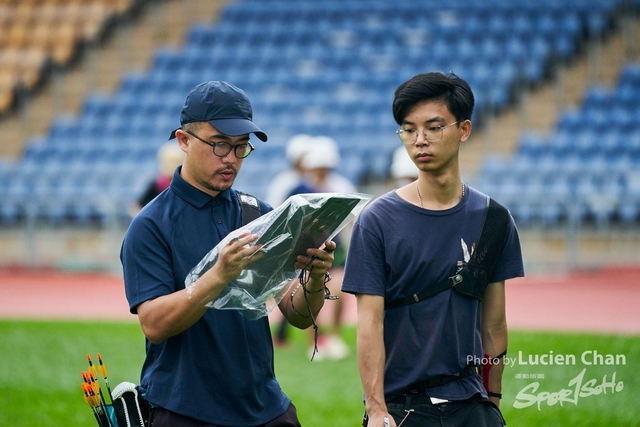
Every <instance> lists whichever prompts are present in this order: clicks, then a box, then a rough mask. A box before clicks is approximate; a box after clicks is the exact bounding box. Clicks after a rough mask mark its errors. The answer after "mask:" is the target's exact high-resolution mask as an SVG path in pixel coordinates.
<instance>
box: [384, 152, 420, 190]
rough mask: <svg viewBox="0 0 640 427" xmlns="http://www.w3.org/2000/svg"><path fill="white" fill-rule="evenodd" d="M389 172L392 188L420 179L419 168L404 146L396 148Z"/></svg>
mask: <svg viewBox="0 0 640 427" xmlns="http://www.w3.org/2000/svg"><path fill="white" fill-rule="evenodd" d="M389 174H390V175H391V177H390V178H391V187H392V188H400V187H404V186H405V185H407V184H410V183H412V182H414V181H415V180H416V179H418V168H417V167H416V165H415V164H414V163H413V161H412V160H411V157H409V154H408V153H407V150H406V149H405V148H404V147H398V148H396V149H395V150H394V152H393V160H392V162H391V168H390V169H389Z"/></svg>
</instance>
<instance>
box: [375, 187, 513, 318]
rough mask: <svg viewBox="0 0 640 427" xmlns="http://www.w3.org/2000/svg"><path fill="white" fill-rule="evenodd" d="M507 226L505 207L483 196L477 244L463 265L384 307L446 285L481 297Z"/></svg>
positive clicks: (420, 297) (410, 300)
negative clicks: (483, 201) (458, 269)
mask: <svg viewBox="0 0 640 427" xmlns="http://www.w3.org/2000/svg"><path fill="white" fill-rule="evenodd" d="M508 227H509V211H508V210H507V209H506V208H504V207H503V206H501V205H500V204H499V203H498V202H496V201H494V200H493V199H491V198H487V207H486V208H485V211H484V217H483V219H482V225H481V226H480V232H479V234H478V238H477V239H476V242H477V245H476V248H475V250H474V251H473V254H472V255H471V259H469V262H468V263H467V265H465V266H464V268H463V269H462V270H461V271H460V272H458V273H457V274H455V275H453V276H451V277H448V278H446V279H444V280H442V281H440V282H438V283H436V284H435V285H432V286H427V287H426V288H425V289H423V290H422V291H421V292H418V293H416V294H413V295H411V296H409V297H406V298H402V299H399V300H395V301H389V302H385V304H384V308H385V310H390V309H394V308H398V307H403V306H405V305H409V304H414V303H417V302H420V301H423V300H425V299H427V298H431V297H432V296H434V295H437V294H439V293H440V292H443V291H446V290H447V289H450V288H453V289H455V290H456V291H458V292H460V293H462V294H464V295H468V296H471V297H473V298H477V299H479V300H480V301H482V298H483V297H484V292H485V291H486V289H487V285H488V284H489V280H491V276H492V275H493V270H494V269H495V266H496V264H497V263H498V258H499V257H500V253H502V248H503V247H504V242H505V238H506V235H507V229H508Z"/></svg>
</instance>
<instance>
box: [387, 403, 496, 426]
mask: <svg viewBox="0 0 640 427" xmlns="http://www.w3.org/2000/svg"><path fill="white" fill-rule="evenodd" d="M387 409H388V411H389V414H391V415H392V416H393V419H394V420H395V421H396V425H400V423H401V422H402V420H404V423H403V424H402V427H431V426H434V427H435V426H437V427H502V426H504V425H505V424H506V423H505V421H504V418H502V414H501V413H500V410H499V409H498V407H496V405H494V404H493V402H491V401H490V400H489V399H483V398H481V397H478V398H471V399H469V400H463V401H456V402H449V403H441V404H439V405H434V404H432V403H431V401H430V400H429V398H428V397H427V396H418V397H413V398H412V399H411V401H407V400H406V399H405V398H400V399H395V400H393V401H392V402H387Z"/></svg>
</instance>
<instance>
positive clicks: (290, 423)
mask: <svg viewBox="0 0 640 427" xmlns="http://www.w3.org/2000/svg"><path fill="white" fill-rule="evenodd" d="M149 425H150V427H224V426H221V425H218V424H209V423H206V422H204V421H198V420H194V419H193V418H189V417H185V416H184V415H180V414H176V413H175V412H171V411H169V410H167V409H164V408H160V407H155V408H153V409H152V410H151V421H150V423H149ZM255 427H301V426H300V421H298V414H297V413H296V407H295V406H293V403H292V404H291V405H289V408H288V409H287V410H286V412H285V413H284V414H282V415H280V416H279V417H277V418H275V419H273V420H271V421H269V422H268V423H266V424H260V425H257V426H255Z"/></svg>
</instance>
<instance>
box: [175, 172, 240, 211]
mask: <svg viewBox="0 0 640 427" xmlns="http://www.w3.org/2000/svg"><path fill="white" fill-rule="evenodd" d="M181 170H182V166H178V167H177V168H176V170H175V172H174V173H173V179H172V180H171V190H173V191H174V192H175V193H176V194H177V195H178V196H180V197H181V198H183V199H184V200H186V201H187V202H189V203H190V204H192V205H193V206H195V207H197V208H201V207H203V206H204V205H206V204H207V203H209V202H210V201H211V200H212V199H214V197H212V196H210V195H209V194H207V193H205V192H204V191H201V190H199V189H197V188H196V187H194V186H193V185H191V184H189V183H188V182H187V181H185V180H184V179H182V177H181V176H180V171H181ZM218 197H220V198H222V199H224V200H226V201H228V202H231V189H229V190H224V191H221V192H220V193H219V194H218V195H217V196H216V197H215V198H218Z"/></svg>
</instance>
